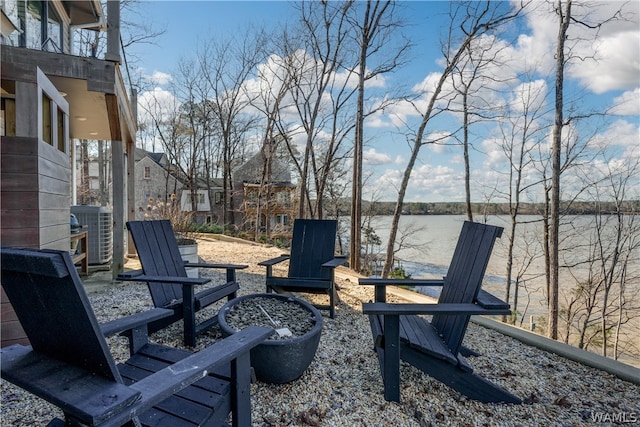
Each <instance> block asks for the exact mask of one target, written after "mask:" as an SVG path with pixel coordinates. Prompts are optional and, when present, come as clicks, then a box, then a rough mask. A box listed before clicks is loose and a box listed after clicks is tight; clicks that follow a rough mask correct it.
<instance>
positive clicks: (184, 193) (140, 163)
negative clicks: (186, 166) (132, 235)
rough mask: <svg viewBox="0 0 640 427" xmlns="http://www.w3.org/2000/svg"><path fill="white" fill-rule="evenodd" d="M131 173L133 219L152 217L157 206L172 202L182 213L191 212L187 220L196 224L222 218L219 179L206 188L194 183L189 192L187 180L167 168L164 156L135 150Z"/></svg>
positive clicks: (204, 184) (175, 171)
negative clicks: (132, 174)
mask: <svg viewBox="0 0 640 427" xmlns="http://www.w3.org/2000/svg"><path fill="white" fill-rule="evenodd" d="M135 171H136V177H135V186H136V202H135V211H136V219H138V220H142V219H147V218H153V217H154V216H155V214H154V212H157V208H158V206H159V205H162V204H164V203H175V204H176V205H177V206H179V208H180V209H181V210H182V211H184V212H192V217H191V219H192V220H193V222H195V223H197V224H208V223H216V222H218V219H219V218H220V217H221V216H222V200H223V198H222V194H223V193H222V180H221V179H217V178H216V179H212V180H211V182H210V183H209V185H207V183H206V182H205V181H204V180H198V182H197V188H196V189H195V191H193V192H192V191H191V188H190V187H189V184H188V182H187V180H186V179H184V177H183V176H181V175H180V173H179V172H178V171H177V168H175V167H173V166H171V164H170V163H169V160H168V159H167V156H166V155H165V154H164V153H149V152H147V151H144V150H142V149H139V148H137V149H136V167H135ZM192 199H195V200H193V201H192ZM194 204H195V210H194Z"/></svg>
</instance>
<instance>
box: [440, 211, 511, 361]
mask: <svg viewBox="0 0 640 427" xmlns="http://www.w3.org/2000/svg"><path fill="white" fill-rule="evenodd" d="M502 230H503V229H502V227H496V226H493V225H488V224H481V223H476V222H469V221H465V222H464V224H463V226H462V231H461V232H460V237H459V239H458V243H457V244H456V249H455V251H454V253H453V258H452V260H451V264H450V265H449V270H448V272H447V275H446V277H445V278H444V285H443V287H442V293H441V294H440V298H439V299H438V302H439V303H473V302H474V300H475V298H476V297H477V296H478V292H479V291H480V287H481V286H482V280H483V278H484V274H485V271H486V269H487V265H488V264H489V258H490V257H491V252H492V250H493V245H494V243H495V241H496V239H497V238H498V237H500V236H501V235H502ZM470 317H471V316H454V315H445V314H441V315H434V316H433V318H432V320H431V324H432V325H433V326H434V327H435V329H436V330H437V331H438V333H440V334H441V335H442V337H443V339H444V341H445V343H446V344H447V346H448V347H449V349H450V350H451V351H452V352H453V354H458V351H459V350H460V346H461V345H462V340H463V338H464V334H465V332H466V329H467V325H468V323H469V319H470Z"/></svg>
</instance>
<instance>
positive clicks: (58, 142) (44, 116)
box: [16, 68, 69, 153]
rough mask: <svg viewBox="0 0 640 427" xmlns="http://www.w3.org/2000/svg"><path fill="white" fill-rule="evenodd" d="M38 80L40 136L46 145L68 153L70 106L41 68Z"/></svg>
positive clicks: (38, 70)
mask: <svg viewBox="0 0 640 427" xmlns="http://www.w3.org/2000/svg"><path fill="white" fill-rule="evenodd" d="M37 79H38V89H39V92H40V98H39V101H40V105H39V109H40V114H39V117H38V122H39V123H38V127H37V129H38V133H39V135H38V136H39V138H40V140H41V141H42V142H44V143H45V144H49V145H51V146H53V147H55V148H56V149H58V150H60V151H62V152H63V153H66V152H68V151H69V113H68V109H69V104H68V103H67V101H66V100H65V99H64V97H63V96H62V95H61V94H60V92H58V89H56V87H55V86H54V85H53V83H51V81H50V80H49V79H48V78H47V76H46V75H45V74H44V73H43V72H42V70H40V69H39V68H38V69H37ZM16 119H17V120H19V119H20V118H19V117H17V118H16Z"/></svg>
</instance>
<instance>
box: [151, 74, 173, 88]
mask: <svg viewBox="0 0 640 427" xmlns="http://www.w3.org/2000/svg"><path fill="white" fill-rule="evenodd" d="M146 79H147V80H148V81H149V82H151V83H153V84H155V85H159V86H163V85H167V84H169V83H171V82H172V81H173V77H172V76H171V74H167V73H163V72H162V71H154V72H153V74H151V75H150V76H146Z"/></svg>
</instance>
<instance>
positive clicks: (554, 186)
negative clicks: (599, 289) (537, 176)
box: [548, 0, 621, 339]
mask: <svg viewBox="0 0 640 427" xmlns="http://www.w3.org/2000/svg"><path fill="white" fill-rule="evenodd" d="M585 6H588V5H585ZM572 7H573V2H572V0H558V1H557V3H556V4H555V7H554V9H555V13H556V14H557V16H558V34H557V37H556V53H555V103H554V106H555V107H554V108H555V117H554V125H553V134H552V142H551V177H550V178H551V181H550V198H549V202H550V203H549V235H548V238H549V244H548V248H549V286H548V299H549V319H548V324H549V328H548V335H549V338H552V339H557V337H558V306H559V302H558V290H559V269H560V267H559V266H560V249H559V246H560V243H559V242H560V237H559V233H560V231H559V230H560V215H561V206H560V202H561V199H560V195H561V188H560V176H561V174H562V161H561V155H562V139H563V136H564V135H563V130H564V129H565V128H566V127H567V126H568V125H569V124H571V122H572V121H575V120H578V119H580V118H581V117H584V115H577V114H572V115H569V117H568V118H565V114H564V110H565V107H566V106H565V100H564V77H565V68H566V66H567V65H568V64H569V62H570V61H571V60H575V59H578V58H577V57H576V56H574V55H573V54H572V52H571V49H572V48H573V44H572V43H575V41H576V39H575V38H574V39H569V29H570V27H571V26H572V25H574V26H580V27H583V28H587V29H590V30H594V31H595V32H596V34H597V32H598V31H599V30H600V28H601V27H602V26H603V25H604V24H606V23H607V22H608V21H611V20H617V19H619V18H620V14H621V11H620V10H617V11H616V12H615V13H614V15H613V16H612V17H611V18H609V19H606V20H603V21H601V22H596V23H592V22H589V12H588V11H587V12H586V13H584V14H583V16H582V17H578V14H575V13H574V12H573V10H572ZM586 9H587V10H588V9H589V8H588V7H586ZM568 41H570V42H571V43H568ZM567 52H568V54H567ZM579 59H580V60H584V59H585V58H579Z"/></svg>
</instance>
